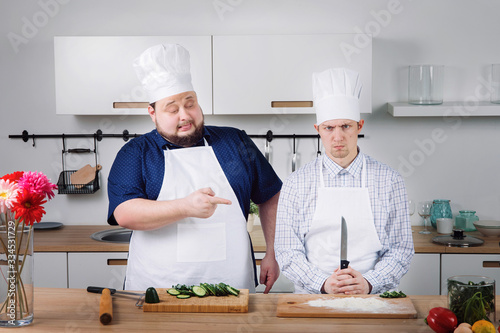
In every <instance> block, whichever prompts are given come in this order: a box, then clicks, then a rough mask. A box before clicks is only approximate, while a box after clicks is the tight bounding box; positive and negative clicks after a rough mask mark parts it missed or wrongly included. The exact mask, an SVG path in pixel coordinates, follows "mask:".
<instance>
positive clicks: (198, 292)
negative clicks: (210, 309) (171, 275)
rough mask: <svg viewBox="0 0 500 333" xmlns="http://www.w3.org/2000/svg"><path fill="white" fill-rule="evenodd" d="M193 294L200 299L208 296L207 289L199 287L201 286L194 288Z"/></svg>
mask: <svg viewBox="0 0 500 333" xmlns="http://www.w3.org/2000/svg"><path fill="white" fill-rule="evenodd" d="M192 290H193V293H194V294H195V295H196V296H198V297H203V296H206V295H207V292H206V291H205V289H203V288H202V287H199V286H193V289H192Z"/></svg>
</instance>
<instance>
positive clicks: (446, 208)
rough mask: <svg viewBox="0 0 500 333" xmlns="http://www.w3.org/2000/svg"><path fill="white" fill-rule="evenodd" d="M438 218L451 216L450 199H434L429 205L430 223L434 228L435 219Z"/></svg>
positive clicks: (435, 226)
mask: <svg viewBox="0 0 500 333" xmlns="http://www.w3.org/2000/svg"><path fill="white" fill-rule="evenodd" d="M439 218H448V219H451V218H453V213H452V212H451V206H450V200H444V199H435V200H434V201H432V207H431V225H432V227H433V228H434V229H436V228H437V224H436V220H437V219H439Z"/></svg>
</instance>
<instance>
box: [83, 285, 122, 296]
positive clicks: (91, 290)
mask: <svg viewBox="0 0 500 333" xmlns="http://www.w3.org/2000/svg"><path fill="white" fill-rule="evenodd" d="M103 289H109V292H110V293H111V295H113V294H114V293H115V292H116V289H112V288H102V287H87V292H89V293H95V294H101V293H102V291H103Z"/></svg>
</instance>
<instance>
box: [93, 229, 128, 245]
mask: <svg viewBox="0 0 500 333" xmlns="http://www.w3.org/2000/svg"><path fill="white" fill-rule="evenodd" d="M131 235H132V230H130V229H125V228H120V229H110V230H103V231H98V232H94V233H93V234H92V235H91V236H90V238H92V239H93V240H96V241H100V242H109V243H129V242H130V236H131Z"/></svg>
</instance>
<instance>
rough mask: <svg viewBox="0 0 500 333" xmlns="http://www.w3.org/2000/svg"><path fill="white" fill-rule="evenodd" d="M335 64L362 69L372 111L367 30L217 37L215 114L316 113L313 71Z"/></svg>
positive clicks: (366, 107)
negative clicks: (364, 32)
mask: <svg viewBox="0 0 500 333" xmlns="http://www.w3.org/2000/svg"><path fill="white" fill-rule="evenodd" d="M333 67H346V68H350V69H352V70H356V71H358V72H359V73H360V79H361V81H362V83H363V89H362V92H361V100H360V103H361V112H363V113H371V112H372V108H371V85H372V43H371V36H369V35H365V34H363V35H359V34H316V35H250V36H249V35H247V36H214V37H213V94H214V95H213V101H214V114H283V113H284V114H313V113H314V109H313V108H312V107H311V104H312V103H311V102H312V100H313V93H312V74H313V72H321V71H324V70H326V69H328V68H333ZM283 103H285V104H283ZM273 105H274V107H273Z"/></svg>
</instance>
